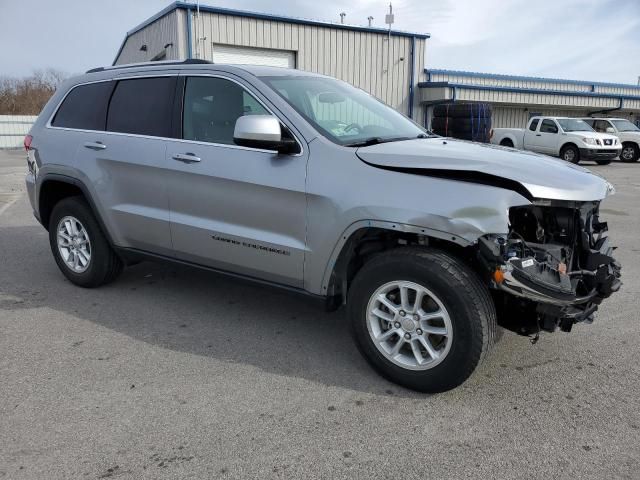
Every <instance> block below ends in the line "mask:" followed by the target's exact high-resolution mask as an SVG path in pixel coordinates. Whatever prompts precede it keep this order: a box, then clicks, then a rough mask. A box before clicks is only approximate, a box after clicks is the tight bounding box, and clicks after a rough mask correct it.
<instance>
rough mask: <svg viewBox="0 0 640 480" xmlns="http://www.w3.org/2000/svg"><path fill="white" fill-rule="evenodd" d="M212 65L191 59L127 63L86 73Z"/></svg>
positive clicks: (206, 61) (94, 69)
mask: <svg viewBox="0 0 640 480" xmlns="http://www.w3.org/2000/svg"><path fill="white" fill-rule="evenodd" d="M205 63H207V64H211V63H213V62H210V61H209V60H202V59H200V58H189V59H187V60H163V61H160V62H141V63H125V64H123V65H114V66H112V67H97V68H92V69H91V70H87V71H86V72H85V73H96V72H104V71H106V70H118V69H120V68H130V67H154V66H156V65H194V64H205Z"/></svg>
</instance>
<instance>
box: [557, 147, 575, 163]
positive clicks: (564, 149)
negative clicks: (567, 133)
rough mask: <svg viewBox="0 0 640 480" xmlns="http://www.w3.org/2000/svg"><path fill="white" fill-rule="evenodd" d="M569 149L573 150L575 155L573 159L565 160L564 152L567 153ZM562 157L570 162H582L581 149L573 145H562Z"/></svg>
mask: <svg viewBox="0 0 640 480" xmlns="http://www.w3.org/2000/svg"><path fill="white" fill-rule="evenodd" d="M567 150H573V153H574V154H575V156H574V157H573V160H565V159H564V154H565V153H566V151H567ZM560 158H562V159H563V160H565V162H570V163H575V164H577V163H580V150H578V148H577V147H574V146H573V145H568V146H566V147H562V151H561V152H560Z"/></svg>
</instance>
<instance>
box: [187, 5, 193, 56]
mask: <svg viewBox="0 0 640 480" xmlns="http://www.w3.org/2000/svg"><path fill="white" fill-rule="evenodd" d="M191 25H192V19H191V11H190V10H187V58H189V59H190V58H193V34H192V33H191V28H192V27H191Z"/></svg>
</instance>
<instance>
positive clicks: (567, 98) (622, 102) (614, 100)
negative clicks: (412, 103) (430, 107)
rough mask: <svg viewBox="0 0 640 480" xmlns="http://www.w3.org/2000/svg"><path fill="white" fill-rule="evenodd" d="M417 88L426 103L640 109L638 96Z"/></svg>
mask: <svg viewBox="0 0 640 480" xmlns="http://www.w3.org/2000/svg"><path fill="white" fill-rule="evenodd" d="M418 87H419V88H420V96H419V98H420V101H421V102H422V103H428V104H435V103H444V102H456V101H463V102H483V103H493V104H504V105H527V106H529V105H539V106H558V107H579V108H583V107H584V108H615V109H622V108H625V109H640V95H639V96H635V95H619V94H609V93H598V92H581V91H572V90H550V89H542V88H520V87H501V86H493V85H474V84H466V83H455V82H421V83H419V84H418Z"/></svg>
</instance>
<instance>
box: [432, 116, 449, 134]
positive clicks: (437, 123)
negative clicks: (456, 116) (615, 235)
mask: <svg viewBox="0 0 640 480" xmlns="http://www.w3.org/2000/svg"><path fill="white" fill-rule="evenodd" d="M431 128H432V129H433V130H440V131H445V129H449V130H451V121H450V119H448V118H443V117H434V118H432V119H431Z"/></svg>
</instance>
